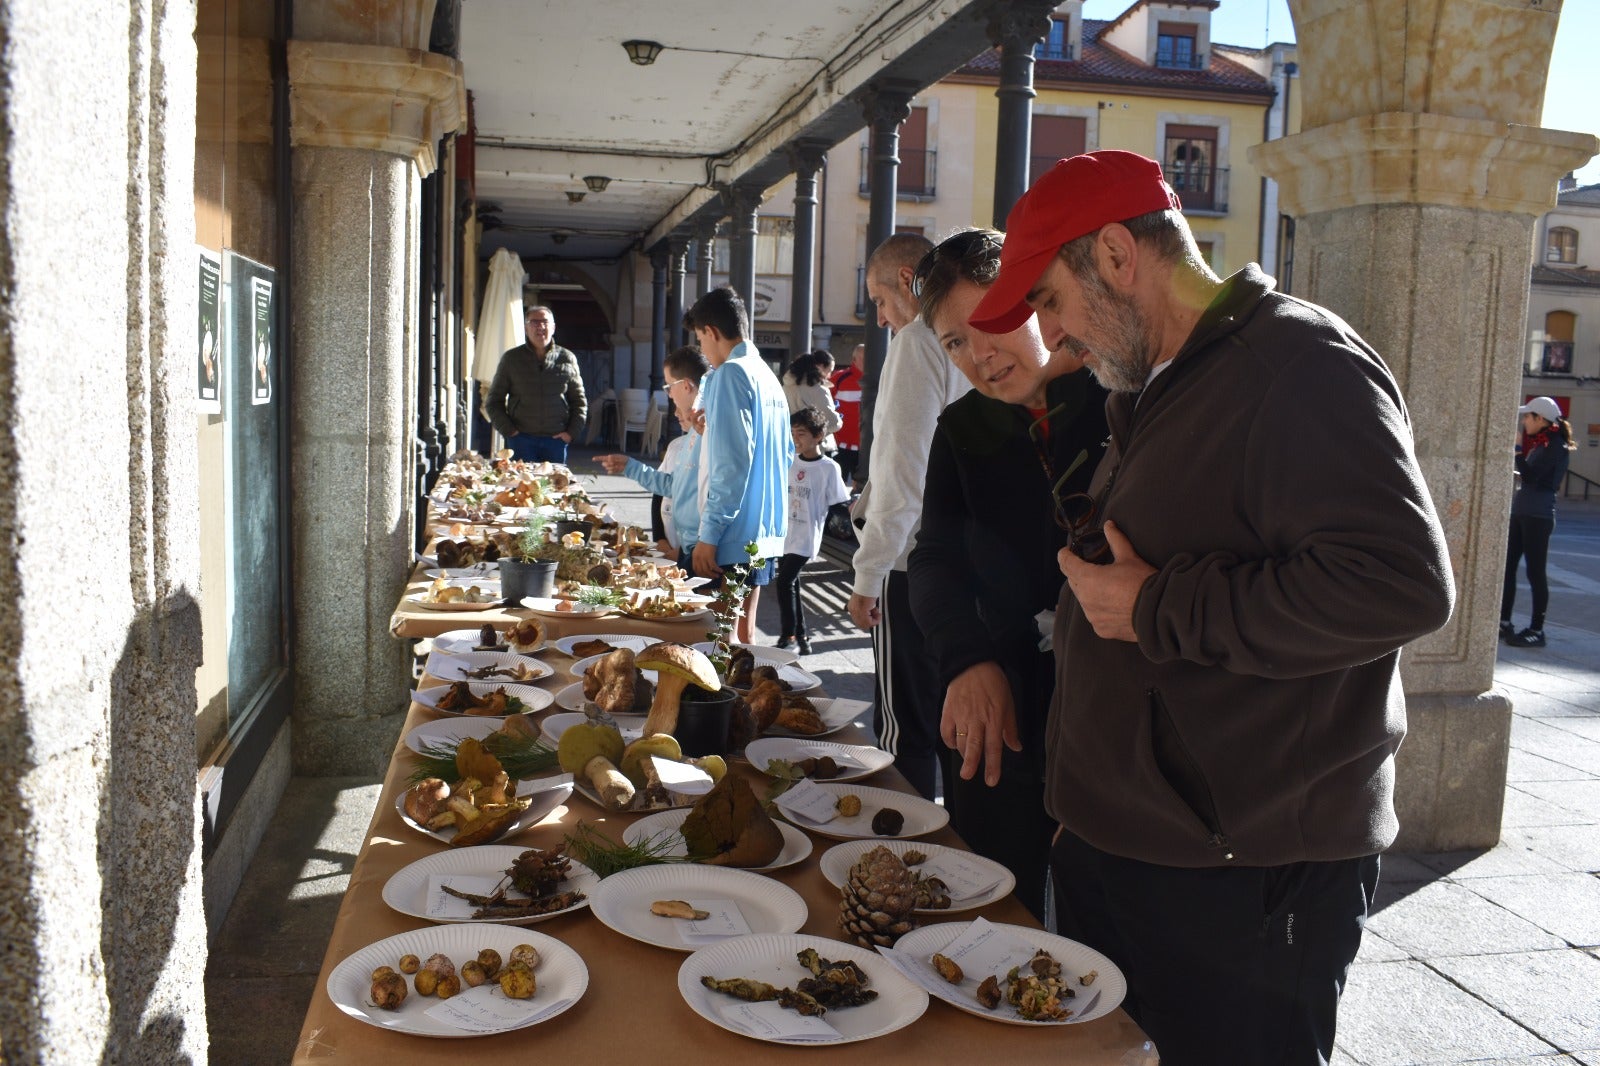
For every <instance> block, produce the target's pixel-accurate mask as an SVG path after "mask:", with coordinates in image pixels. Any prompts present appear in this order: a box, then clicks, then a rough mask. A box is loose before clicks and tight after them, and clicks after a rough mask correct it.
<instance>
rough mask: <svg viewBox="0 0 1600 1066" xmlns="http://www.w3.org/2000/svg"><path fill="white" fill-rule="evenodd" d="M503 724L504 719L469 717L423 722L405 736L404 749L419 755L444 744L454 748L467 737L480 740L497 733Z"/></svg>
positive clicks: (462, 716) (461, 716)
mask: <svg viewBox="0 0 1600 1066" xmlns="http://www.w3.org/2000/svg"><path fill="white" fill-rule="evenodd" d="M504 722H505V719H504V718H480V717H474V716H471V715H460V716H458V717H455V718H439V719H436V720H435V721H432V722H423V723H422V724H421V725H419V726H417V728H415V729H413V730H412V731H411V732H409V733H407V734H406V738H405V739H406V747H408V748H410V749H411V750H412V751H414V752H416V753H417V754H418V755H420V754H422V749H424V748H437V747H440V746H442V745H446V744H448V745H450V746H451V747H454V746H455V745H457V744H460V743H461V742H462V741H463V740H466V739H467V738H468V737H472V738H473V739H474V740H482V739H483V738H484V737H486V736H488V735H489V734H490V733H497V732H499V731H500V726H501V725H502V724H503V723H504Z"/></svg>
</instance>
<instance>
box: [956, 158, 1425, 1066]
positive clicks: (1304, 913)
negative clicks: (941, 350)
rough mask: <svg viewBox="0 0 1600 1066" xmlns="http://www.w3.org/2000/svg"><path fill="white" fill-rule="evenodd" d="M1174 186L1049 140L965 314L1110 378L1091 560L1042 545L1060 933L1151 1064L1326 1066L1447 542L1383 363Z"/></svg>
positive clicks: (1383, 843)
mask: <svg viewBox="0 0 1600 1066" xmlns="http://www.w3.org/2000/svg"><path fill="white" fill-rule="evenodd" d="M1179 206H1180V205H1179V203H1178V199H1177V197H1176V195H1175V194H1173V192H1172V190H1171V188H1170V187H1169V186H1168V185H1167V184H1166V182H1164V181H1163V180H1162V177H1161V168H1160V166H1159V165H1158V164H1157V163H1155V162H1154V161H1153V160H1150V159H1146V158H1144V157H1142V156H1138V155H1135V154H1133V153H1131V152H1110V151H1108V152H1095V153H1092V154H1089V155H1081V156H1074V157H1073V158H1071V159H1066V160H1062V161H1061V162H1059V163H1057V164H1056V166H1055V167H1054V168H1053V169H1052V170H1051V171H1049V172H1048V173H1047V174H1046V175H1045V176H1044V177H1042V178H1040V179H1039V181H1038V182H1037V183H1035V185H1034V186H1033V188H1032V189H1030V190H1029V191H1028V192H1027V193H1026V194H1025V195H1024V196H1023V198H1022V199H1021V200H1019V201H1018V202H1017V205H1016V207H1015V208H1013V210H1012V212H1011V216H1010V218H1009V219H1008V220H1007V231H1008V234H1009V239H1008V240H1007V241H1006V243H1005V247H1004V250H1003V251H1002V253H1001V266H1000V275H999V277H998V278H997V279H996V281H995V283H994V285H993V286H992V287H991V288H990V289H989V292H988V293H987V294H986V295H985V297H984V299H983V300H982V301H981V302H980V303H979V304H978V306H977V307H976V309H975V310H974V311H973V312H972V314H971V316H970V319H969V321H970V322H971V324H972V325H973V327H975V328H977V329H981V330H985V331H988V332H1003V331H1004V330H1005V329H1007V328H1010V327H1011V325H1013V324H1015V323H1017V322H1019V321H1021V320H1024V319H1026V318H1027V316H1028V315H1030V314H1032V313H1034V312H1035V311H1037V313H1038V316H1039V321H1040V326H1041V329H1042V332H1043V336H1044V340H1045V342H1046V343H1047V344H1049V345H1051V346H1052V347H1060V346H1062V345H1069V346H1071V347H1072V349H1073V350H1075V351H1077V352H1079V353H1081V355H1082V358H1083V360H1084V362H1085V363H1086V364H1087V365H1088V366H1089V368H1090V369H1091V370H1092V371H1093V372H1094V374H1095V376H1096V377H1097V378H1099V379H1100V382H1101V383H1102V384H1103V385H1105V386H1106V387H1107V388H1109V389H1110V390H1112V393H1113V395H1112V397H1111V399H1110V401H1108V403H1107V412H1106V413H1107V419H1106V421H1107V423H1108V424H1109V425H1110V427H1111V447H1110V449H1109V451H1108V453H1107V456H1106V459H1105V461H1104V462H1103V463H1102V464H1101V467H1100V470H1099V472H1098V473H1097V474H1096V477H1095V480H1094V482H1093V484H1092V485H1091V487H1090V495H1091V497H1092V499H1093V502H1094V505H1095V506H1094V511H1095V514H1093V515H1092V516H1091V515H1088V514H1085V513H1079V514H1077V515H1074V516H1072V522H1073V523H1074V530H1075V537H1076V539H1077V541H1078V543H1079V544H1081V542H1082V540H1083V539H1084V534H1086V533H1087V532H1088V530H1087V529H1086V528H1085V527H1086V526H1087V525H1089V524H1090V523H1096V524H1099V526H1100V530H1101V531H1102V532H1103V535H1104V543H1105V547H1106V548H1108V549H1109V550H1108V552H1107V555H1108V556H1109V558H1108V559H1104V560H1101V562H1102V565H1095V564H1093V563H1090V562H1086V561H1085V560H1084V559H1082V558H1079V556H1078V555H1076V554H1074V552H1073V547H1072V546H1069V547H1068V548H1066V549H1064V550H1063V551H1062V552H1061V554H1060V562H1061V568H1062V571H1063V573H1064V574H1065V575H1066V578H1067V587H1066V588H1065V589H1063V591H1062V595H1061V603H1060V607H1059V610H1058V623H1057V627H1056V633H1055V647H1056V658H1057V662H1058V666H1057V670H1058V673H1057V682H1056V692H1055V697H1054V701H1053V703H1052V706H1051V709H1050V719H1049V724H1048V728H1047V744H1048V765H1047V772H1046V783H1045V803H1046V805H1047V806H1048V808H1049V809H1050V812H1051V813H1052V814H1053V815H1054V816H1055V817H1056V818H1057V819H1058V820H1059V821H1060V822H1061V823H1062V826H1063V831H1062V832H1061V833H1060V835H1059V836H1058V838H1057V841H1056V843H1055V845H1054V848H1053V849H1052V854H1051V862H1052V866H1053V867H1054V870H1055V879H1056V888H1057V892H1058V900H1059V903H1060V909H1061V913H1062V921H1061V927H1062V932H1064V933H1065V934H1066V935H1068V936H1073V937H1076V938H1078V939H1081V940H1083V941H1085V942H1087V943H1089V944H1092V945H1094V946H1095V947H1098V948H1099V949H1100V950H1102V951H1104V952H1106V954H1107V955H1109V956H1111V957H1112V958H1113V959H1114V960H1116V961H1117V962H1118V964H1119V965H1121V966H1122V967H1123V968H1124V969H1125V971H1126V974H1127V977H1128V985H1129V996H1128V1000H1127V1002H1126V1003H1125V1006H1126V1007H1127V1008H1128V1011H1129V1013H1130V1014H1131V1015H1132V1016H1133V1017H1134V1019H1135V1020H1136V1021H1138V1022H1139V1024H1140V1025H1142V1026H1143V1027H1144V1028H1145V1030H1146V1031H1147V1032H1148V1033H1149V1034H1150V1036H1151V1037H1152V1038H1153V1039H1154V1040H1155V1042H1156V1046H1157V1049H1158V1050H1159V1051H1160V1053H1161V1060H1162V1062H1163V1063H1166V1064H1168V1066H1185V1064H1191V1063H1201V1064H1211V1063H1222V1062H1226V1063H1229V1064H1230V1066H1289V1064H1299V1063H1325V1062H1326V1061H1327V1060H1328V1058H1329V1056H1330V1055H1331V1054H1332V1051H1333V1041H1334V1022H1335V1020H1336V1015H1337V1011H1338V999H1339V992H1340V990H1341V989H1342V988H1343V985H1344V979H1345V973H1346V971H1347V969H1348V967H1349V964H1350V962H1351V960H1352V959H1353V958H1354V957H1355V954H1356V950H1357V948H1358V947H1359V945H1360V941H1361V931H1362V927H1363V925H1364V924H1365V921H1366V914H1367V908H1368V903H1369V901H1370V900H1371V899H1372V893H1373V891H1374V889H1375V888H1376V884H1377V876H1378V853H1379V852H1381V851H1382V850H1383V849H1384V848H1386V847H1388V846H1389V844H1390V843H1391V842H1393V840H1394V838H1395V834H1396V832H1397V829H1398V825H1397V823H1396V819H1395V813H1394V752H1395V749H1396V748H1398V747H1399V744H1400V739H1401V737H1402V735H1403V734H1404V721H1405V695H1404V693H1403V691H1402V690H1401V686H1400V671H1399V657H1400V651H1399V649H1400V647H1401V646H1402V645H1404V644H1405V643H1407V642H1408V641H1411V640H1414V639H1416V638H1417V637H1420V636H1423V635H1425V634H1427V633H1431V632H1433V631H1434V630H1435V629H1437V628H1439V627H1440V626H1441V625H1443V624H1444V622H1445V621H1446V620H1447V619H1448V618H1449V615H1450V610H1451V606H1452V601H1453V599H1454V587H1453V584H1452V581H1451V576H1450V561H1449V557H1448V554H1447V552H1446V548H1445V543H1444V534H1443V531H1442V529H1441V528H1440V525H1439V520H1438V516H1437V514H1436V513H1435V512H1434V508H1433V503H1432V501H1431V499H1430V498H1429V495H1428V492H1427V488H1426V486H1425V485H1424V483H1423V480H1422V472H1421V470H1420V469H1419V467H1418V465H1417V460H1416V455H1415V453H1414V451H1413V447H1412V439H1411V426H1410V421H1409V418H1408V416H1407V414H1406V408H1405V402H1404V400H1403V398H1402V396H1401V393H1400V389H1399V386H1398V385H1396V383H1395V381H1394V378H1393V377H1392V376H1391V375H1390V373H1389V370H1388V368H1387V367H1386V366H1385V365H1384V363H1383V360H1382V359H1381V358H1379V356H1378V354H1377V353H1376V352H1375V351H1373V349H1372V348H1371V347H1370V346H1369V345H1368V344H1367V343H1366V342H1365V341H1363V340H1362V339H1361V338H1360V337H1358V336H1357V335H1356V334H1355V332H1354V331H1353V330H1352V329H1351V328H1350V326H1349V325H1348V324H1346V323H1345V322H1343V321H1341V320H1340V319H1338V318H1337V317H1336V316H1334V315H1333V314H1331V313H1329V312H1328V311H1326V310H1324V309H1323V308H1320V307H1317V306H1315V305H1313V304H1309V303H1306V302H1305V301H1302V300H1296V299H1294V298H1292V297H1288V296H1284V295H1282V294H1280V293H1277V292H1275V291H1274V290H1273V281H1272V279H1271V278H1269V277H1267V276H1266V275H1265V274H1263V273H1261V271H1260V269H1259V268H1257V267H1256V266H1254V265H1251V266H1247V267H1246V268H1245V269H1243V270H1242V271H1240V272H1239V273H1237V274H1235V275H1233V276H1232V277H1229V278H1227V279H1226V280H1223V279H1220V278H1218V277H1217V276H1216V275H1215V274H1213V273H1212V272H1211V270H1210V268H1209V267H1207V266H1206V264H1205V262H1204V260H1202V259H1201V257H1200V254H1199V251H1198V250H1197V248H1196V247H1195V244H1194V239H1193V237H1192V236H1191V234H1190V233H1189V229H1188V225H1187V223H1186V222H1185V221H1184V218H1183V215H1182V214H1181V213H1180V211H1179ZM1207 986H1209V987H1215V988H1225V989H1227V990H1228V993H1227V994H1228V1003H1229V1009H1228V1011H1227V1012H1226V1013H1227V1018H1226V1020H1225V1022H1224V1021H1222V1020H1221V1019H1219V1016H1218V1015H1217V1013H1216V1011H1215V1009H1214V1005H1212V1004H1208V1003H1207V1002H1206V998H1207V997H1205V996H1203V995H1197V994H1196V989H1197V988H1201V987H1207Z"/></svg>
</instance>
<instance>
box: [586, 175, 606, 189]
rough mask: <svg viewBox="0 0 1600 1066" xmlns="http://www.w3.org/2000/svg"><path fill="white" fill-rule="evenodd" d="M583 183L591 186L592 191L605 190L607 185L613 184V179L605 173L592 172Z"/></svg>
mask: <svg viewBox="0 0 1600 1066" xmlns="http://www.w3.org/2000/svg"><path fill="white" fill-rule="evenodd" d="M583 183H584V184H585V185H587V186H589V191H590V192H605V191H606V186H607V185H610V184H611V179H610V178H608V177H606V176H605V175H603V174H590V175H589V176H588V177H587V178H584V179H583Z"/></svg>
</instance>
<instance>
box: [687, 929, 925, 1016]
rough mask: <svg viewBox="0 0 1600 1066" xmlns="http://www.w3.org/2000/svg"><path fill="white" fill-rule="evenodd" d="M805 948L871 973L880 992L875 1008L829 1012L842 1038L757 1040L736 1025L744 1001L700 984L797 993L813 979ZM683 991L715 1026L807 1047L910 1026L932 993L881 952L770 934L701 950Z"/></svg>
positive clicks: (823, 939)
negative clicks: (742, 982) (734, 981)
mask: <svg viewBox="0 0 1600 1066" xmlns="http://www.w3.org/2000/svg"><path fill="white" fill-rule="evenodd" d="M662 920H663V921H665V920H666V919H662ZM805 948H815V949H816V951H817V953H818V954H819V955H821V956H822V957H823V958H825V959H833V960H837V961H843V960H846V959H848V960H850V961H851V962H854V963H855V964H856V965H857V966H860V967H861V969H862V970H863V971H865V973H866V975H867V987H868V988H875V989H877V991H878V998H877V999H875V1000H873V1001H872V1002H871V1003H864V1004H862V1005H861V1006H859V1007H840V1008H837V1009H835V1010H830V1011H829V1012H828V1015H827V1017H826V1018H825V1019H823V1020H824V1021H826V1022H827V1023H828V1024H829V1025H831V1026H833V1027H834V1028H835V1029H837V1030H838V1031H839V1036H838V1038H837V1039H833V1040H826V1041H817V1040H806V1041H788V1040H778V1039H774V1038H772V1037H767V1036H760V1035H757V1034H756V1033H754V1032H751V1031H750V1030H748V1029H746V1028H744V1027H743V1026H741V1025H739V1024H738V1023H737V1022H736V1021H734V1018H735V1012H736V1011H737V1010H738V1009H739V1007H741V1006H744V1005H746V1004H744V1002H743V1001H742V1000H738V999H735V998H734V997H732V996H728V995H724V994H723V993H721V992H713V991H711V989H709V988H707V987H705V986H704V985H702V984H701V983H700V978H702V977H716V978H721V979H726V978H730V977H749V978H752V979H753V980H757V981H765V982H767V983H768V984H771V985H776V986H779V987H789V988H793V987H794V986H795V985H797V984H799V983H800V980H801V979H802V978H805V977H809V976H811V974H810V971H808V970H807V969H806V968H805V967H804V966H802V965H800V961H799V960H798V959H797V958H796V957H795V956H796V955H798V954H799V953H800V952H801V951H802V950H804V949H805ZM678 991H679V992H680V993H682V995H683V998H684V1001H685V1002H687V1003H688V1004H689V1006H690V1007H691V1008H692V1009H693V1010H694V1012H695V1013H696V1014H698V1015H700V1016H701V1017H702V1018H704V1019H706V1020H707V1021H708V1022H711V1023H712V1024H713V1025H718V1026H721V1027H722V1028H724V1029H726V1030H728V1031H729V1032H732V1033H738V1034H739V1035H740V1036H748V1037H750V1038H752V1039H754V1040H765V1041H767V1042H769V1043H779V1044H788V1043H796V1044H800V1045H801V1046H805V1047H809V1046H812V1045H815V1044H819V1043H820V1044H848V1043H853V1042H855V1041H857V1040H871V1039H872V1038H873V1037H878V1036H884V1035H886V1034H888V1033H892V1032H894V1031H895V1030H897V1029H903V1028H905V1027H906V1026H908V1025H910V1024H911V1023H912V1022H914V1021H916V1020H917V1019H918V1018H920V1017H922V1013H923V1011H926V1010H927V1009H928V993H927V992H925V991H923V990H922V989H921V988H919V987H918V986H917V985H916V984H915V983H913V982H912V981H910V980H908V979H907V978H905V977H903V976H901V974H900V973H899V972H898V971H897V970H895V968H894V967H892V966H890V965H889V964H888V963H887V962H885V961H884V960H883V959H882V958H881V957H879V955H878V954H877V953H876V952H873V951H868V950H867V949H866V948H859V947H856V946H855V945H854V944H846V943H845V942H843V941H842V940H830V939H828V938H827V937H822V936H805V935H793V934H790V935H779V934H772V933H768V934H763V935H755V936H744V937H738V938H737V939H734V940H727V941H724V942H723V943H721V944H714V945H712V946H711V947H707V948H701V949H700V950H699V951H696V952H695V953H694V954H693V955H690V956H689V957H688V958H687V959H685V960H684V961H683V965H682V966H680V967H678Z"/></svg>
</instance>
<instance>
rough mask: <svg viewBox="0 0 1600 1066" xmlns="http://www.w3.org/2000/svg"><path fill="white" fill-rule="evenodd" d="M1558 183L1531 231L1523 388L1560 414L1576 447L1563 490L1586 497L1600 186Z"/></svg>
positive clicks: (1599, 329) (1593, 452) (1597, 334)
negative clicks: (1556, 407)
mask: <svg viewBox="0 0 1600 1066" xmlns="http://www.w3.org/2000/svg"><path fill="white" fill-rule="evenodd" d="M1562 185H1563V188H1562V189H1561V191H1560V193H1559V194H1558V195H1557V198H1556V208H1555V210H1554V211H1551V212H1550V213H1549V214H1547V215H1545V216H1544V217H1543V218H1541V219H1540V220H1539V225H1538V228H1537V230H1536V231H1535V235H1534V248H1533V273H1532V283H1531V285H1530V286H1529V289H1528V332H1527V337H1528V348H1527V352H1526V354H1525V359H1524V362H1523V377H1522V391H1523V393H1524V398H1526V397H1528V396H1549V397H1551V398H1553V399H1554V400H1555V401H1556V403H1557V404H1559V405H1560V407H1561V409H1562V410H1563V411H1565V412H1566V414H1567V420H1568V421H1569V422H1570V423H1572V432H1573V438H1574V440H1575V441H1576V443H1577V445H1578V450H1577V451H1575V452H1573V453H1572V466H1571V474H1570V476H1569V477H1568V480H1567V494H1568V495H1577V496H1583V497H1585V498H1587V497H1589V496H1590V495H1591V494H1600V185H1586V186H1583V187H1581V188H1577V187H1573V186H1572V183H1571V182H1570V181H1567V180H1563V182H1562ZM1591 263H1593V264H1596V266H1594V267H1591V266H1590V265H1589V264H1591ZM1507 432H1508V433H1514V432H1515V427H1514V426H1513V427H1508V430H1507Z"/></svg>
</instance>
